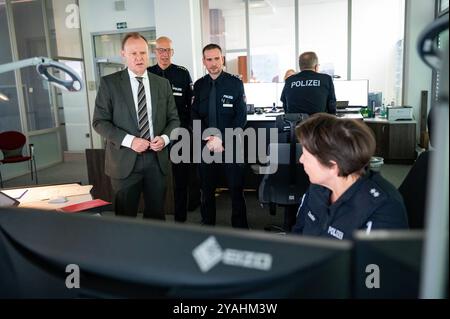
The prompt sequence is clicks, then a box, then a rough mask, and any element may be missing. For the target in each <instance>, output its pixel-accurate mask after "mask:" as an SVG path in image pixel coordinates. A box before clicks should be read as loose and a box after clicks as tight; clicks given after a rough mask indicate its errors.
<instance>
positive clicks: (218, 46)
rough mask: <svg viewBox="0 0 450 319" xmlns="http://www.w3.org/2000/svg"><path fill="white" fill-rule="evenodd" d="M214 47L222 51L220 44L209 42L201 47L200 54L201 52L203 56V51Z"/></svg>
mask: <svg viewBox="0 0 450 319" xmlns="http://www.w3.org/2000/svg"><path fill="white" fill-rule="evenodd" d="M215 49H217V50H219V51H220V53H222V48H221V47H220V45H218V44H215V43H210V44H208V45H206V46H205V47H204V48H203V51H202V54H203V56H205V51H209V50H215Z"/></svg>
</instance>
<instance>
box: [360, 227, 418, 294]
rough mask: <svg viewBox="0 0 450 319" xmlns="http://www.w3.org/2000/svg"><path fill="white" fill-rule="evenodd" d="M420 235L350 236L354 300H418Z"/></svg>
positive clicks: (382, 232)
mask: <svg viewBox="0 0 450 319" xmlns="http://www.w3.org/2000/svg"><path fill="white" fill-rule="evenodd" d="M423 239H424V233H423V232H422V231H412V230H404V231H397V230H396V231H384V230H379V231H372V232H371V233H370V234H366V232H365V231H358V232H356V233H355V235H354V290H353V291H354V297H355V298H362V299H367V298H376V299H380V298H383V299H385V298H409V299H411V298H418V296H419V283H420V269H421V263H422V246H423Z"/></svg>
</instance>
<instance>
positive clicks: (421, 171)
mask: <svg viewBox="0 0 450 319" xmlns="http://www.w3.org/2000/svg"><path fill="white" fill-rule="evenodd" d="M429 161H430V151H426V152H423V153H422V154H420V156H419V158H418V159H417V160H416V162H415V163H414V165H413V167H412V168H411V170H410V171H409V173H408V175H406V177H405V179H404V180H403V182H402V184H401V185H400V187H399V188H398V190H399V192H400V194H401V195H402V197H403V201H404V203H405V207H406V211H407V213H408V223H409V227H410V228H413V229H424V226H425V205H426V199H427V189H428V168H429Z"/></svg>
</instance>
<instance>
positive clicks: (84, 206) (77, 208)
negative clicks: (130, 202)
mask: <svg viewBox="0 0 450 319" xmlns="http://www.w3.org/2000/svg"><path fill="white" fill-rule="evenodd" d="M110 204H111V203H110V202H105V201H104V200H102V199H93V200H88V201H86V202H82V203H78V204H73V205H69V206H64V207H61V208H60V210H61V211H62V212H64V213H77V212H82V211H85V210H89V209H92V208H95V207H100V206H106V205H110Z"/></svg>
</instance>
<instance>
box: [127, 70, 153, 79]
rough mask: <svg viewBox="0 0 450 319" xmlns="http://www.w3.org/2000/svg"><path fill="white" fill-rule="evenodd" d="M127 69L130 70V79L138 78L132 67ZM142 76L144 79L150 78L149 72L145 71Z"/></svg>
mask: <svg viewBox="0 0 450 319" xmlns="http://www.w3.org/2000/svg"><path fill="white" fill-rule="evenodd" d="M127 70H128V75H129V76H130V79H136V77H137V75H136V74H135V73H134V72H133V71H131V70H130V69H127ZM141 77H142V78H143V79H146V80H148V73H147V72H144V74H142V76H141Z"/></svg>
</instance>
